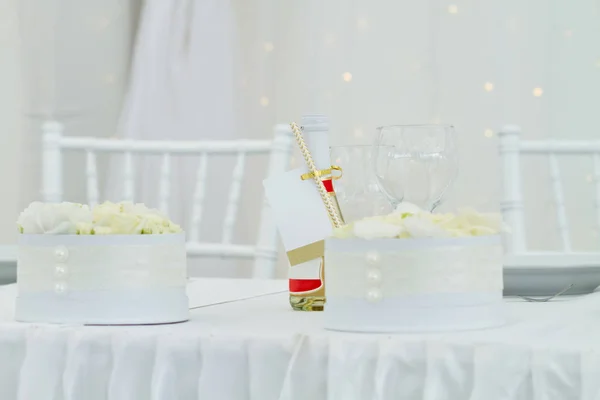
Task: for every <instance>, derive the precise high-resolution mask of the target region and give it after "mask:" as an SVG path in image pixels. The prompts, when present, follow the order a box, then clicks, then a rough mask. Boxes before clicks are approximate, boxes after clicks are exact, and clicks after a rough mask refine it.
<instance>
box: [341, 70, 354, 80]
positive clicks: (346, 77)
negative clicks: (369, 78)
mask: <svg viewBox="0 0 600 400" xmlns="http://www.w3.org/2000/svg"><path fill="white" fill-rule="evenodd" d="M342 79H343V80H344V82H350V81H351V80H352V74H351V73H350V72H344V73H343V74H342Z"/></svg>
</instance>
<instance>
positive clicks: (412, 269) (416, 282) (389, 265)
mask: <svg viewBox="0 0 600 400" xmlns="http://www.w3.org/2000/svg"><path fill="white" fill-rule="evenodd" d="M325 285H326V296H327V303H326V304H325V316H324V317H325V327H326V328H327V329H332V330H340V331H354V332H434V331H452V330H467V329H483V328H491V327H496V326H500V325H503V324H504V323H505V317H504V302H503V299H502V286H503V284H502V247H501V241H500V237H498V236H486V237H469V238H447V239H374V240H366V239H357V238H351V239H337V238H329V239H326V240H325Z"/></svg>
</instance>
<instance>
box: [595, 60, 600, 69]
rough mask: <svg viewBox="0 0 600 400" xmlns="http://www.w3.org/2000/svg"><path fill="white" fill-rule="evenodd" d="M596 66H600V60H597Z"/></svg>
mask: <svg viewBox="0 0 600 400" xmlns="http://www.w3.org/2000/svg"><path fill="white" fill-rule="evenodd" d="M596 67H598V68H600V60H598V61H596Z"/></svg>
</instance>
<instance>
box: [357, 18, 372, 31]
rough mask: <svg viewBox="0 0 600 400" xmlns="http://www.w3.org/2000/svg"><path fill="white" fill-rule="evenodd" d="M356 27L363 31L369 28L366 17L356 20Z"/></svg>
mask: <svg viewBox="0 0 600 400" xmlns="http://www.w3.org/2000/svg"><path fill="white" fill-rule="evenodd" d="M356 27H357V28H358V29H359V30H361V31H365V30H367V28H369V21H367V19H366V18H359V19H358V20H356Z"/></svg>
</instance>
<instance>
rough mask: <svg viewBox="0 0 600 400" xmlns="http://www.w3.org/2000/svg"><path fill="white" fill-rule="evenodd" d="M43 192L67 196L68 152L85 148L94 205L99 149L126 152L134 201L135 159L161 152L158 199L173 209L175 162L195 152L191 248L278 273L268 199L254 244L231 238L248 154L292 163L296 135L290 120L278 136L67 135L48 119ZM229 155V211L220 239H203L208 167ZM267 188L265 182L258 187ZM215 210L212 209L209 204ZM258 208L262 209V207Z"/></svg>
mask: <svg viewBox="0 0 600 400" xmlns="http://www.w3.org/2000/svg"><path fill="white" fill-rule="evenodd" d="M42 131H43V135H42V137H43V139H42V143H43V145H42V149H43V152H42V169H43V172H42V198H43V199H44V201H47V202H60V201H62V193H63V180H62V176H63V168H64V165H63V154H64V152H65V151H79V152H83V153H85V155H86V157H85V160H86V162H85V173H86V193H87V200H88V203H89V204H90V205H95V204H97V203H98V202H99V201H100V195H99V193H100V192H99V188H98V171H97V160H96V156H97V154H99V153H113V154H121V155H122V156H123V160H124V161H123V173H122V179H123V196H122V198H123V200H126V201H135V183H136V174H135V162H134V157H135V156H140V155H160V156H161V158H162V161H161V164H160V165H161V167H160V173H159V183H158V191H159V195H158V199H159V201H158V202H159V208H160V209H161V211H163V212H165V213H166V214H168V212H169V210H168V205H169V199H170V195H171V191H170V186H171V185H170V181H171V179H172V178H173V177H172V173H171V162H172V160H173V158H174V157H177V156H181V155H187V156H189V155H192V156H197V157H198V158H199V163H198V169H197V173H196V184H195V189H194V194H193V206H192V213H191V214H192V217H191V229H189V232H187V235H188V237H187V244H186V248H187V252H188V255H190V256H194V257H221V258H224V259H226V258H236V259H251V260H254V270H253V274H252V276H253V277H254V278H273V277H274V276H275V267H276V262H277V232H276V227H275V225H274V223H273V221H272V220H271V219H270V213H269V210H268V205H267V204H266V203H265V202H263V205H262V210H260V211H261V220H260V224H259V230H258V240H257V242H256V243H255V244H253V245H240V244H235V243H232V238H233V232H234V227H235V222H236V219H237V215H238V210H239V203H240V194H241V185H242V181H243V179H244V172H245V165H246V160H247V158H248V157H249V156H255V155H263V156H269V157H270V158H269V167H268V174H269V175H270V174H274V173H277V172H282V171H285V170H286V169H287V167H288V166H289V163H290V158H291V149H292V135H291V131H290V128H289V127H288V126H287V125H277V126H276V127H275V135H274V138H273V140H227V141H225V140H210V141H147V140H114V139H104V138H94V137H75V136H64V135H63V126H62V124H60V123H59V122H56V121H48V122H46V123H44V124H43V126H42ZM216 155H229V156H232V157H233V158H234V160H235V164H234V168H233V174H232V178H231V186H230V187H229V195H228V197H227V200H226V211H225V219H224V227H223V233H222V237H221V241H220V242H219V243H206V242H202V241H200V238H199V229H200V224H202V216H203V214H204V213H205V209H204V205H203V204H204V199H205V194H206V193H207V189H206V182H207V168H208V164H209V161H210V158H211V156H216ZM257 190H262V187H261V188H259V189H257ZM209 211H210V210H209ZM257 211H258V210H257Z"/></svg>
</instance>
